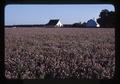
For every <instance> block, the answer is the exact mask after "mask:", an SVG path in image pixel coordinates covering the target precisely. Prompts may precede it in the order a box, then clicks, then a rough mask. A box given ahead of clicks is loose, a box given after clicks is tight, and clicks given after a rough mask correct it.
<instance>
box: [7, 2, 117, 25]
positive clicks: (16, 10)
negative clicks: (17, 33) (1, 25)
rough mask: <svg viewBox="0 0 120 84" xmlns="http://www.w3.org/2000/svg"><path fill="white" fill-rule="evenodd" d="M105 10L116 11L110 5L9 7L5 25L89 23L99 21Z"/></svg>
mask: <svg viewBox="0 0 120 84" xmlns="http://www.w3.org/2000/svg"><path fill="white" fill-rule="evenodd" d="M103 9H108V10H109V11H115V9H114V6H113V5H110V4H101V5H100V4H96V5H95V4H92V5H89V4H86V5H82V4H69V5H63V4H61V5H23V4H22V5H7V6H6V7H5V25H16V24H46V23H48V21H49V20H50V19H60V21H61V22H62V23H63V24H73V23H75V22H87V20H89V19H93V18H95V19H97V18H98V17H99V14H100V12H101V10H103Z"/></svg>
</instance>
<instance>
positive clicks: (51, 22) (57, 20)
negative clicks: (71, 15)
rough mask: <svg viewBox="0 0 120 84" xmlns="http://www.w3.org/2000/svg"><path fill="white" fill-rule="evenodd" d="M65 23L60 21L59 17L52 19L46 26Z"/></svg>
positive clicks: (57, 25)
mask: <svg viewBox="0 0 120 84" xmlns="http://www.w3.org/2000/svg"><path fill="white" fill-rule="evenodd" d="M62 26H63V24H62V23H61V22H60V20H59V19H52V20H50V21H49V22H48V23H47V24H46V27H62Z"/></svg>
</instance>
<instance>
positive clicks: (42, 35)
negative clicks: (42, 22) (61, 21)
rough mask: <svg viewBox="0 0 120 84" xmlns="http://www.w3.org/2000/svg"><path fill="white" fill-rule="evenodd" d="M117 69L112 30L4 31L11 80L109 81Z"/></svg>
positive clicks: (53, 29) (113, 32)
mask: <svg viewBox="0 0 120 84" xmlns="http://www.w3.org/2000/svg"><path fill="white" fill-rule="evenodd" d="M114 68H115V30H114V29H112V28H109V29H108V28H107V29H103V28H98V29H97V28H96V29H95V28H93V29H92V28H90V29H89V28H83V29H81V28H80V29H79V28H70V29H69V28H66V29H65V28H30V29H29V28H5V77H6V78H8V79H11V78H12V79H18V78H20V79H69V78H77V79H105V78H107V79H110V78H112V77H113V75H114Z"/></svg>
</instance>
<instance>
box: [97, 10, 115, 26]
mask: <svg viewBox="0 0 120 84" xmlns="http://www.w3.org/2000/svg"><path fill="white" fill-rule="evenodd" d="M97 22H98V24H99V25H100V27H115V12H113V11H108V10H107V9H104V10H102V11H101V12H100V15H99V18H98V19H97Z"/></svg>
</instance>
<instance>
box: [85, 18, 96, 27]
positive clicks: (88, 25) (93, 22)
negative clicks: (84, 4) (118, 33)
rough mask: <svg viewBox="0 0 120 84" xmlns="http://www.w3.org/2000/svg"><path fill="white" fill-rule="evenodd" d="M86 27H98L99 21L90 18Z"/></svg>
mask: <svg viewBox="0 0 120 84" xmlns="http://www.w3.org/2000/svg"><path fill="white" fill-rule="evenodd" d="M86 27H92V28H96V27H97V23H96V22H95V20H93V19H90V20H88V21H87V23H86Z"/></svg>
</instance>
